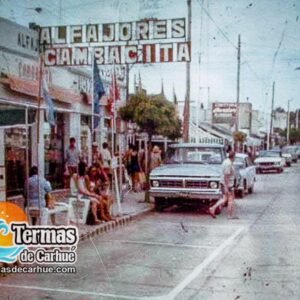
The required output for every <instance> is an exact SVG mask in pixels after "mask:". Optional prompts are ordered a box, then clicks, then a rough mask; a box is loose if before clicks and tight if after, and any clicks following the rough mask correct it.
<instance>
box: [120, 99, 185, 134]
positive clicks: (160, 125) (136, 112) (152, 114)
mask: <svg viewBox="0 0 300 300" xmlns="http://www.w3.org/2000/svg"><path fill="white" fill-rule="evenodd" d="M120 115H121V118H122V119H123V120H124V121H132V122H134V123H136V124H137V125H138V127H139V128H140V131H143V132H147V133H148V135H149V137H150V139H151V137H152V136H153V135H154V134H158V135H163V136H166V137H168V138H170V139H176V138H179V137H180V136H181V121H180V119H179V117H178V114H177V112H176V110H175V106H174V104H173V103H171V102H169V101H168V100H167V99H166V98H165V97H164V96H163V95H146V94H145V93H137V94H135V95H132V96H131V97H130V99H129V101H128V102H127V104H126V106H124V107H122V108H121V109H120Z"/></svg>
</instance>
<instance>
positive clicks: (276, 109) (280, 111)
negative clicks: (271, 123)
mask: <svg viewBox="0 0 300 300" xmlns="http://www.w3.org/2000/svg"><path fill="white" fill-rule="evenodd" d="M274 111H275V112H278V113H284V112H285V110H284V108H282V107H281V106H279V107H276V108H275V109H274Z"/></svg>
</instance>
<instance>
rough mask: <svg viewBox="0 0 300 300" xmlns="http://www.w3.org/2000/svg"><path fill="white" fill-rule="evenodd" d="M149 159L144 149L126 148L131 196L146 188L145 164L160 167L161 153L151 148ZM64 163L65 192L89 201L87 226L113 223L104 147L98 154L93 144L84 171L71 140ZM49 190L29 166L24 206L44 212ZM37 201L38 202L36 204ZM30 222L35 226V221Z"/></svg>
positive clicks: (108, 156) (108, 165) (124, 158)
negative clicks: (66, 189) (132, 192)
mask: <svg viewBox="0 0 300 300" xmlns="http://www.w3.org/2000/svg"><path fill="white" fill-rule="evenodd" d="M149 158H150V161H149V160H147V159H146V152H145V150H144V148H142V149H138V147H136V146H135V145H129V149H128V151H127V152H126V153H125V154H124V155H123V156H122V161H123V165H124V169H126V172H127V173H128V175H129V176H130V177H131V180H132V187H133V190H134V191H135V192H139V191H141V190H142V189H144V188H145V187H144V186H143V185H144V184H146V179H145V172H146V170H147V166H146V163H147V161H149V165H148V167H149V168H150V170H152V169H154V168H156V167H158V166H160V165H161V163H162V157H161V150H160V149H159V147H158V146H154V147H153V148H152V151H151V153H150V156H149ZM65 161H66V164H65V173H64V181H65V188H69V189H70V192H71V195H72V196H76V197H78V198H79V199H89V200H90V209H89V214H88V218H87V223H88V224H90V225H93V224H99V223H100V222H102V221H104V222H107V221H110V220H113V217H112V215H111V211H112V205H113V199H112V196H111V193H110V186H111V181H112V170H111V161H112V156H111V153H110V151H109V147H108V143H103V144H102V149H101V151H100V150H99V149H98V144H97V143H93V144H92V160H91V165H90V166H89V167H88V166H87V164H86V162H84V161H83V159H82V158H81V154H80V151H79V149H78V148H77V147H76V139H75V138H73V137H71V138H70V144H69V146H68V148H67V150H66V155H65ZM38 178H39V179H38ZM51 190H52V188H51V185H50V183H49V182H48V181H47V180H46V179H44V178H41V177H40V176H38V168H37V167H36V166H33V167H32V168H31V170H30V177H29V179H28V181H26V184H25V197H26V199H27V206H29V207H40V208H42V209H45V208H47V207H48V204H47V201H46V200H47V197H48V196H49V194H50V192H51ZM39 198H41V199H40V200H39ZM33 221H34V222H35V220H33Z"/></svg>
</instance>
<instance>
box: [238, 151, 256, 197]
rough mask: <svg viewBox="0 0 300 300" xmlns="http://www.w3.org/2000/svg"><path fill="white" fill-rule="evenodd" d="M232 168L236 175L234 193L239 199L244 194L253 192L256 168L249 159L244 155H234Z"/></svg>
mask: <svg viewBox="0 0 300 300" xmlns="http://www.w3.org/2000/svg"><path fill="white" fill-rule="evenodd" d="M233 164H234V167H235V170H236V173H238V175H237V176H236V178H238V182H237V183H236V185H235V192H236V193H237V194H238V196H239V197H240V198H243V197H244V195H245V193H248V194H252V193H253V191H254V183H255V175H256V168H255V165H254V164H253V162H252V161H251V159H250V157H249V156H248V155H247V154H244V153H236V155H235V159H234V162H233Z"/></svg>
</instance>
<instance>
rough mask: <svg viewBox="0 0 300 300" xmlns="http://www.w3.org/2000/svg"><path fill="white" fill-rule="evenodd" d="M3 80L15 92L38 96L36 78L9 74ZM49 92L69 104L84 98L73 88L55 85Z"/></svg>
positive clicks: (50, 87)
mask: <svg viewBox="0 0 300 300" xmlns="http://www.w3.org/2000/svg"><path fill="white" fill-rule="evenodd" d="M1 82H2V83H7V84H8V85H9V87H10V88H11V90H13V91H15V92H18V93H21V94H25V95H29V96H33V97H37V96H38V92H39V88H38V82H37V81H36V80H35V81H34V80H26V79H22V78H19V77H17V76H13V75H9V76H8V78H2V79H1ZM49 93H50V96H51V97H52V98H53V99H55V100H57V101H60V102H64V103H69V104H71V103H75V102H80V101H81V99H82V96H81V95H80V94H79V93H75V92H73V91H72V90H69V89H66V88H62V87H58V86H55V85H50V86H49Z"/></svg>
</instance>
